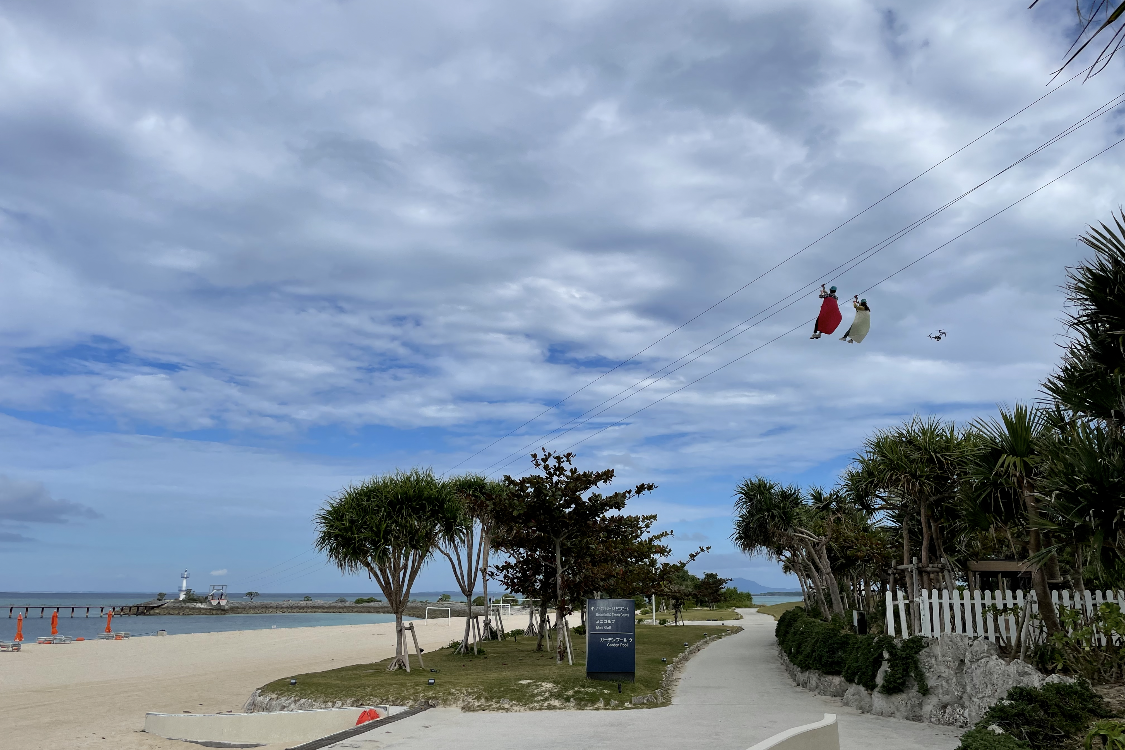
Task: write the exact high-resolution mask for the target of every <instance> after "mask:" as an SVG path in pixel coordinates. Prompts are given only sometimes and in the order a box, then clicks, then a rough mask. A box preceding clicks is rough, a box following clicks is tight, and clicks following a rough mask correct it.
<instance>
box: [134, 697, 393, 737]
mask: <svg viewBox="0 0 1125 750" xmlns="http://www.w3.org/2000/svg"><path fill="white" fill-rule="evenodd" d="M366 708H371V707H370V706H368V707H361V708H321V709H316V710H312V711H278V712H274V713H257V714H157V713H147V714H145V731H146V732H148V733H149V734H155V735H158V736H160V737H165V738H167V739H170V740H189V741H191V742H226V743H232V744H251V743H257V744H263V745H265V744H273V743H293V744H297V743H303V742H309V741H310V740H315V739H318V738H320V737H324V736H326V735H330V734H334V733H336V732H340V731H343V730H345V729H350V728H351V727H354V726H355V723H356V720H358V719H359V715H360V714H361V713H363V712H364V710H366ZM377 710H378V713H379V718H384V717H386V716H387V715H388V714H389V713H392V712H390V711H388V710H387V709H386V708H385V707H379V708H378V709H377Z"/></svg>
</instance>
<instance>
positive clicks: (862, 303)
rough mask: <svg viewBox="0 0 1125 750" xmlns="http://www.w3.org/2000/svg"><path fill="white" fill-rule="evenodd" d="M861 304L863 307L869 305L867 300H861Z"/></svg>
mask: <svg viewBox="0 0 1125 750" xmlns="http://www.w3.org/2000/svg"><path fill="white" fill-rule="evenodd" d="M859 304H861V305H866V304H867V300H865V299H861V300H860V301H859Z"/></svg>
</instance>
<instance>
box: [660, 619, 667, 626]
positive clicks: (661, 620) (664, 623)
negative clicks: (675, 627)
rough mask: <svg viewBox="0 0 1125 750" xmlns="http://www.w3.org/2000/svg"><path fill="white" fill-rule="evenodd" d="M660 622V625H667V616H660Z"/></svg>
mask: <svg viewBox="0 0 1125 750" xmlns="http://www.w3.org/2000/svg"><path fill="white" fill-rule="evenodd" d="M660 624H661V625H667V624H668V618H667V617H661V618H660Z"/></svg>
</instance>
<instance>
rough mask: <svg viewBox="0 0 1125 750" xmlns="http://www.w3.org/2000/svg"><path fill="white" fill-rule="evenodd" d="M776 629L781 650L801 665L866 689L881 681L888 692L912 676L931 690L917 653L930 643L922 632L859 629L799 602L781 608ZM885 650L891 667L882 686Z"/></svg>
mask: <svg viewBox="0 0 1125 750" xmlns="http://www.w3.org/2000/svg"><path fill="white" fill-rule="evenodd" d="M774 634H775V635H776V636H777V643H778V645H779V646H780V647H781V650H782V651H783V652H784V653H785V655H786V656H787V657H788V658H789V661H791V662H792V663H793V664H794V666H796V667H797V668H798V669H805V670H815V671H817V672H821V673H823V674H829V675H840V676H842V677H843V678H844V679H845V680H847V681H848V682H852V683H855V684H857V685H862V686H863V687H865V688H867V689H868V690H874V689H875V688H876V687H878V688H879V692H881V693H886V694H888V695H893V694H894V693H901V692H902V691H904V690H905V689H906V686H907V682H908V681H909V679H910V678H911V677H913V678H914V682H915V683H916V684H917V686H918V692H919V693H921V694H922V695H927V694H928V693H929V692H930V690H929V685H927V684H926V676H925V674H923V673H922V667H921V665H920V664H919V663H918V654H919V653H921V651H922V649H923V648H925V647H926V642H925V641H924V640H923V639H921V638H919V637H914V638H908V639H907V640H905V641H896V640H895V639H893V638H891V637H890V636H885V635H856V634H855V633H852V632H851V631H850V630H848V629H847V627H846V626H845V624H844V621H843V620H842V619H841V618H839V617H836V618H833V619H832V620H831V621H830V622H824V621H823V620H819V619H816V618H814V617H810V616H809V615H808V614H806V613H805V610H804V609H803V608H801V607H794V608H793V609H791V610H789V611H787V612H785V613H783V614H782V615H781V617H780V618H778V621H777V627H776V629H775V630H774ZM884 653H886V654H887V673H886V675H885V676H884V678H883V684H882V686H879V685H877V683H876V682H875V677H876V675H877V674H878V673H879V668H880V667H881V666H882V665H883V661H884V658H883V654H884Z"/></svg>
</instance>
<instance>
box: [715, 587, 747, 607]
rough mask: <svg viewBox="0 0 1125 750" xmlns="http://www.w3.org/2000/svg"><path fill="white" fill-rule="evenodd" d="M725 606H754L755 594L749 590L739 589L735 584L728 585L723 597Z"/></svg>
mask: <svg viewBox="0 0 1125 750" xmlns="http://www.w3.org/2000/svg"><path fill="white" fill-rule="evenodd" d="M722 602H723V606H724V607H730V608H732V609H733V608H735V607H753V606H754V595H753V594H751V593H750V592H749V591H739V590H738V588H737V587H735V586H727V587H726V588H724V589H723V598H722Z"/></svg>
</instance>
